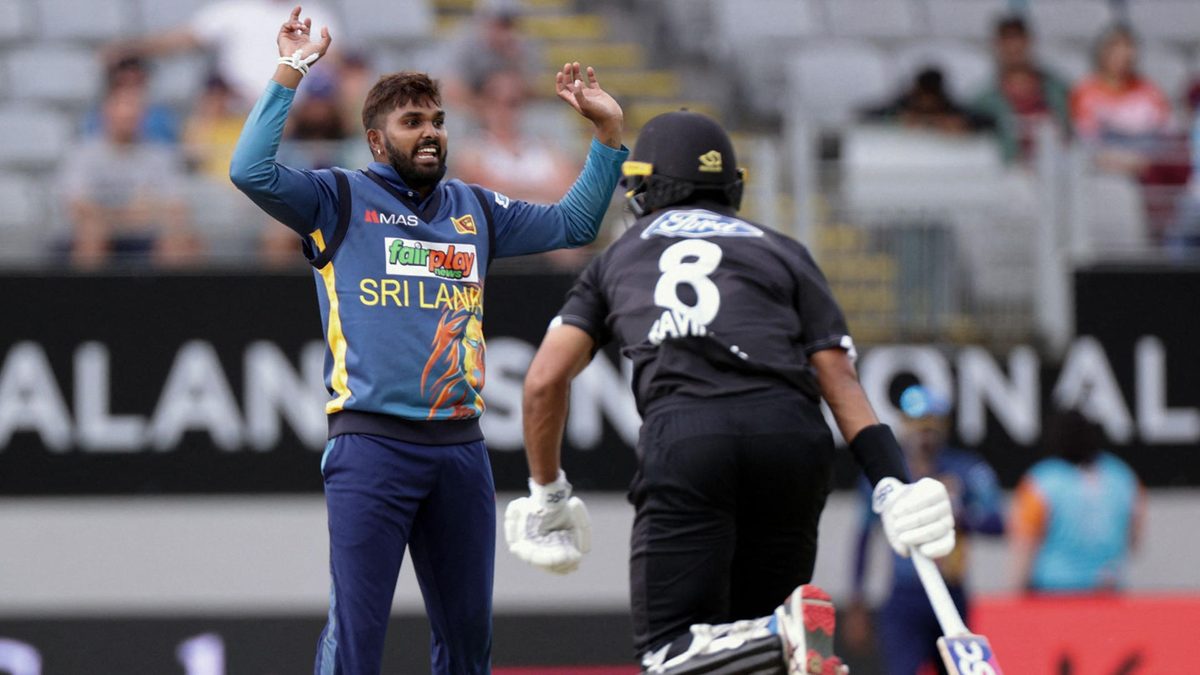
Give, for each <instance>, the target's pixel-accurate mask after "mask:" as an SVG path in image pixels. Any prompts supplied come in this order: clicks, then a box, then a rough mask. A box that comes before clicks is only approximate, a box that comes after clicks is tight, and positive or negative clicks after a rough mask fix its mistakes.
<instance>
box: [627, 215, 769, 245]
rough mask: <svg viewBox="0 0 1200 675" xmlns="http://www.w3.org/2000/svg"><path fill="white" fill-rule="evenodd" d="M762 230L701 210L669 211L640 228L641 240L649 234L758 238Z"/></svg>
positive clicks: (658, 235)
mask: <svg viewBox="0 0 1200 675" xmlns="http://www.w3.org/2000/svg"><path fill="white" fill-rule="evenodd" d="M761 236H763V231H762V230H760V229H759V228H757V227H755V226H753V225H751V224H750V223H747V222H745V221H743V220H738V219H737V218H730V217H729V216H723V215H721V214H719V213H713V212H712V211H706V210H704V209H690V210H687V211H668V212H667V213H664V214H663V215H661V216H659V217H658V218H655V219H654V222H652V223H650V225H649V226H648V227H646V229H645V230H643V231H642V239H649V238H650V237H676V238H678V237H685V238H689V239H699V238H709V237H761Z"/></svg>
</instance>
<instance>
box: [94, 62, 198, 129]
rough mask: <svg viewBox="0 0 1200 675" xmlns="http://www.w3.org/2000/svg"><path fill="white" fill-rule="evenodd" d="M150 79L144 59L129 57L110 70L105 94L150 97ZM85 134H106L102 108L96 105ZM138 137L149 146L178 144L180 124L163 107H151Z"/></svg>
mask: <svg viewBox="0 0 1200 675" xmlns="http://www.w3.org/2000/svg"><path fill="white" fill-rule="evenodd" d="M149 79H150V78H149V73H148V72H147V71H146V64H145V63H144V62H143V61H142V60H141V59H140V58H137V57H133V56H127V57H124V58H122V59H120V60H118V61H116V62H115V63H113V64H111V65H110V66H109V67H108V72H107V73H106V74H105V80H106V81H105V87H104V90H105V91H106V92H107V91H113V90H114V89H122V88H125V87H129V88H131V89H135V90H137V91H138V92H140V93H142V94H143V96H146V97H148V96H149V93H148V92H149ZM83 133H84V135H85V136H99V135H102V134H103V133H104V114H103V112H102V111H101V106H100V105H96V106H95V107H93V108H92V109H91V110H89V111H88V112H87V113H86V114H85V115H84V118H83ZM138 134H139V136H140V137H141V139H142V140H144V141H149V142H156V143H174V142H176V141H178V140H179V123H178V120H177V119H176V117H175V113H174V112H173V111H172V110H171V108H170V107H168V106H166V105H163V104H161V103H154V102H150V103H148V104H147V105H146V107H145V112H144V113H143V114H142V119H141V123H140V125H139V128H138Z"/></svg>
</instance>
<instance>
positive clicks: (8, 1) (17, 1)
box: [0, 0, 33, 41]
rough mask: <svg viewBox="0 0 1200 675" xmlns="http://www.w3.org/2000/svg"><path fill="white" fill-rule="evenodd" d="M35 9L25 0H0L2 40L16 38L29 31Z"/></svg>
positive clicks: (0, 38) (0, 33) (0, 36)
mask: <svg viewBox="0 0 1200 675" xmlns="http://www.w3.org/2000/svg"><path fill="white" fill-rule="evenodd" d="M32 25H33V11H32V9H31V8H30V6H29V5H28V4H27V3H26V2H25V1H24V0H0V40H6V41H7V40H14V39H17V38H20V37H23V36H25V35H27V34H28V33H29V29H30V27H31V26H32Z"/></svg>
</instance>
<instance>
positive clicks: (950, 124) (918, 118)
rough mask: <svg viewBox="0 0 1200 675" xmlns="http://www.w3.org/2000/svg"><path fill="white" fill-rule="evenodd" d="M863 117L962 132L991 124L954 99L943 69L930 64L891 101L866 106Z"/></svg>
mask: <svg viewBox="0 0 1200 675" xmlns="http://www.w3.org/2000/svg"><path fill="white" fill-rule="evenodd" d="M865 117H866V119H868V120H874V121H883V122H898V123H899V124H900V125H901V126H904V127H908V128H911V129H928V130H931V131H940V132H944V133H950V134H964V133H970V132H974V131H981V130H984V129H989V128H991V127H992V125H993V122H992V120H991V119H990V118H986V117H983V116H982V115H979V114H977V113H974V112H972V111H970V110H967V109H966V108H963V107H962V106H960V105H959V104H958V103H956V102H955V101H954V100H953V99H952V98H951V97H950V92H948V91H946V85H945V81H944V79H943V77H942V71H941V70H938V69H937V68H933V67H926V68H923V69H921V71H920V72H918V73H917V75H916V77H914V78H913V83H912V87H911V89H909V90H907V91H905V92H903V93H902V94H900V96H899V97H898V98H897V99H896V100H895V101H893V102H891V103H889V104H887V105H885V106H883V107H880V108H875V109H873V110H868V111H867V112H866V114H865Z"/></svg>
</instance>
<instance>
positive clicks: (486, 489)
mask: <svg viewBox="0 0 1200 675" xmlns="http://www.w3.org/2000/svg"><path fill="white" fill-rule="evenodd" d="M321 472H322V474H323V475H324V478H325V504H326V507H327V509H328V512H329V567H330V574H331V576H332V586H331V589H330V594H329V620H328V623H327V624H326V626H325V630H324V631H322V633H321V639H320V643H319V646H318V650H317V659H316V666H315V673H316V675H379V672H380V669H381V667H382V665H381V664H382V660H383V642H384V634H385V633H386V631H387V624H388V617H389V615H390V614H391V607H392V596H393V595H394V594H395V591H396V577H397V575H398V574H399V573H400V563H401V561H402V560H403V558H404V549H405V547H406V546H407V547H409V551H410V555H411V557H412V561H413V567H414V568H415V571H416V574H417V580H418V582H419V583H420V586H421V594H422V596H423V597H424V599H425V611H426V613H427V614H428V616H429V622H430V624H431V626H432V632H433V635H432V645H431V652H432V662H433V672H434V673H436V674H438V675H479V674H486V673H490V672H491V650H492V578H493V574H494V568H495V542H496V489H495V485H494V483H493V481H492V468H491V464H490V463H489V462H488V456H487V449H486V447H485V446H484V444H483V441H475V442H472V443H467V444H463V445H419V444H416V443H406V442H403V441H397V440H394V439H390V438H385V437H382V436H372V435H366V434H346V435H342V436H338V437H336V438H334V439H332V440H331V441H329V444H328V445H327V446H326V448H325V455H324V457H323V458H322V460H321Z"/></svg>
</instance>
